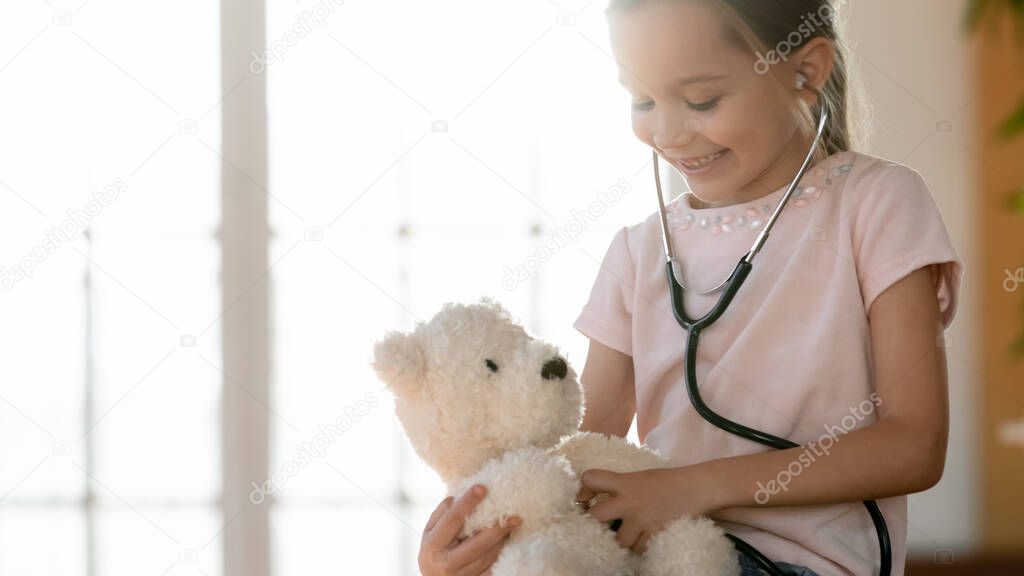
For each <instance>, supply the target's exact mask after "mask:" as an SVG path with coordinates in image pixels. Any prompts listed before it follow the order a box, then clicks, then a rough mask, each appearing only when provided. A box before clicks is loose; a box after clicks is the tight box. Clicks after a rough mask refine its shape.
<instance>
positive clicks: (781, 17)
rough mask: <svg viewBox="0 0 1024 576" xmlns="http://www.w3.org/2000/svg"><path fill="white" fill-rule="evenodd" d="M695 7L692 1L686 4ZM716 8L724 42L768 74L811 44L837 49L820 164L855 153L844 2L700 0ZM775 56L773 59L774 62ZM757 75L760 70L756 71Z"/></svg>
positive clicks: (617, 4) (618, 1)
mask: <svg viewBox="0 0 1024 576" xmlns="http://www.w3.org/2000/svg"><path fill="white" fill-rule="evenodd" d="M666 1H683V0H609V3H608V7H607V8H606V9H605V14H606V15H611V14H613V13H615V12H618V11H627V10H631V9H634V8H639V7H642V6H646V5H649V4H654V3H658V2H666ZM687 1H694V0H687ZM701 1H704V2H710V3H711V4H712V5H714V6H716V7H718V8H719V9H720V11H721V12H722V14H723V15H724V16H725V17H726V22H727V24H729V23H731V24H732V26H730V27H728V28H727V35H728V38H729V39H730V40H732V41H734V42H735V43H736V44H737V45H738V46H740V47H741V48H742V49H744V50H749V51H750V52H751V54H753V55H754V56H755V57H756V58H757V61H758V63H759V66H760V67H761V68H765V72H767V71H768V70H767V68H770V66H771V64H774V63H776V62H778V61H779V60H781V58H782V57H788V55H791V54H793V53H795V52H796V51H798V50H799V49H800V48H802V47H803V46H804V45H805V44H806V43H807V42H809V41H810V40H811V39H813V38H825V39H827V40H829V41H830V42H832V44H833V46H835V61H834V66H833V70H832V75H831V76H830V77H829V80H828V82H826V83H825V85H824V86H823V87H821V98H820V99H819V100H820V102H819V104H820V105H821V106H824V107H825V110H827V111H828V113H829V121H828V123H827V125H826V126H825V133H824V134H823V136H822V140H821V146H820V148H819V151H818V157H819V159H820V158H821V157H824V156H831V155H832V154H836V153H838V152H843V151H846V150H851V149H854V148H855V147H856V146H858V145H859V144H860V142H859V141H858V136H859V134H858V132H859V131H858V130H857V125H856V124H855V123H854V122H853V119H852V117H851V114H850V109H851V104H850V103H851V86H850V80H849V66H848V61H847V49H846V45H845V44H844V42H843V40H842V35H841V33H840V28H841V26H840V19H839V16H840V8H841V4H842V3H843V2H842V0H701ZM772 55H774V56H772ZM758 72H760V70H758ZM802 116H803V117H804V119H805V122H806V123H807V124H808V125H809V126H810V128H811V129H813V128H814V126H816V124H817V114H812V113H811V112H810V111H809V110H806V108H804V109H803V110H802Z"/></svg>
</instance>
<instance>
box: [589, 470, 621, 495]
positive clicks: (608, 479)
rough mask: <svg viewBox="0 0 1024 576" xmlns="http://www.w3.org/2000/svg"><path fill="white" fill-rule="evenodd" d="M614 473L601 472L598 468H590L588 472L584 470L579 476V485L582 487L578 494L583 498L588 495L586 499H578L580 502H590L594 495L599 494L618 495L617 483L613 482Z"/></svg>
mask: <svg viewBox="0 0 1024 576" xmlns="http://www.w3.org/2000/svg"><path fill="white" fill-rule="evenodd" d="M616 476H618V475H617V474H616V473H615V472H611V471H609V470H601V469H599V468H591V469H590V470H584V471H583V474H580V484H582V485H583V487H582V489H581V490H580V493H581V494H582V495H584V496H586V495H587V494H590V496H589V497H588V498H580V499H581V500H584V499H585V500H590V498H593V497H594V495H595V494H597V493H599V492H605V493H608V494H611V495H612V496H615V495H616V494H618V487H617V486H616V484H617V482H616V481H615V479H616Z"/></svg>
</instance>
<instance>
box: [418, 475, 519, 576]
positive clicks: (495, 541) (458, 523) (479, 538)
mask: <svg viewBox="0 0 1024 576" xmlns="http://www.w3.org/2000/svg"><path fill="white" fill-rule="evenodd" d="M473 488H480V489H481V490H480V491H479V492H476V491H475V490H473V489H470V490H466V492H465V493H464V494H463V495H462V496H460V497H459V499H458V500H453V498H452V497H451V496H449V497H447V498H445V499H444V500H442V501H441V503H440V504H438V505H437V508H435V509H434V513H433V514H431V515H430V520H428V521H427V525H426V527H425V528H424V530H423V538H422V539H421V540H420V554H419V557H418V559H417V560H418V563H419V567H420V574H422V575H423V576H456V575H457V576H480V575H481V574H490V573H491V564H494V561H495V560H497V559H498V554H499V553H501V550H502V548H503V547H504V546H505V543H506V542H508V535H509V533H510V532H511V531H512V529H513V528H515V527H516V526H518V525H519V524H520V523H521V520H520V519H519V518H518V517H515V516H513V517H512V519H511V520H509V522H508V525H507V526H504V527H502V526H500V525H498V524H494V525H492V526H490V527H488V528H485V529H483V530H480V531H478V532H476V533H474V534H473V535H472V536H470V537H469V538H466V539H464V540H460V539H459V537H458V536H459V532H461V531H462V526H463V524H464V523H465V521H466V517H467V516H469V515H470V514H472V513H473V510H474V509H476V505H477V504H479V503H480V501H482V500H483V499H484V496H485V495H486V493H487V489H486V487H484V486H479V485H476V486H474V487H473Z"/></svg>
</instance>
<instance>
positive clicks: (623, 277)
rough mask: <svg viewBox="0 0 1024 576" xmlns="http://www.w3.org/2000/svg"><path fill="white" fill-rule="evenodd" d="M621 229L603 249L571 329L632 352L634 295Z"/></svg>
mask: <svg viewBox="0 0 1024 576" xmlns="http://www.w3.org/2000/svg"><path fill="white" fill-rule="evenodd" d="M626 233H627V229H626V228H622V229H620V230H619V231H618V232H617V233H616V234H615V237H614V238H613V239H612V242H611V244H610V245H609V246H608V250H607V251H606V252H605V255H604V259H603V260H602V262H601V267H600V268H599V269H598V271H597V279H596V280H595V281H594V285H593V287H592V288H591V291H590V297H589V298H588V299H587V302H586V304H584V306H583V310H582V311H581V312H580V315H579V316H578V317H577V318H576V322H574V323H573V328H575V329H576V330H578V331H579V332H580V333H582V334H583V335H584V336H586V337H587V338H590V339H592V340H597V341H598V342H600V343H601V344H604V345H605V346H608V347H609V348H614V349H615V350H618V351H619V352H622V353H623V354H626V355H627V356H632V355H633V341H632V334H633V294H634V293H635V290H634V281H635V273H634V267H633V260H632V257H631V256H630V253H629V245H628V243H627V235H626Z"/></svg>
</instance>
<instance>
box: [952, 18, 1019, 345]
mask: <svg viewBox="0 0 1024 576" xmlns="http://www.w3.org/2000/svg"><path fill="white" fill-rule="evenodd" d="M1007 16H1008V17H1010V18H1013V21H1014V29H1015V31H1016V36H1017V38H1016V40H1017V43H1018V48H1020V47H1021V39H1022V34H1021V33H1022V32H1024V0H968V1H967V11H966V13H965V16H964V24H965V27H966V29H967V31H968V33H970V34H974V33H977V31H978V30H979V29H980V28H981V27H982V25H983V23H985V22H991V21H992V20H993V19H999V18H1003V17H1007ZM1021 135H1024V95H1022V97H1021V102H1020V104H1019V105H1018V106H1017V109H1016V110H1015V111H1014V112H1013V113H1012V114H1011V115H1010V117H1009V118H1007V119H1006V120H1005V121H1003V123H1002V124H1001V125H1000V126H999V129H998V130H997V131H996V135H995V136H996V137H997V138H999V139H1002V140H1012V139H1015V138H1018V137H1020V136H1021ZM1006 199H1007V201H1006V206H1007V208H1008V209H1009V210H1012V211H1014V212H1017V213H1019V214H1024V187H1021V188H1018V189H1017V190H1011V191H1010V192H1009V193H1008V194H1007V197H1006ZM1022 304H1024V302H1022ZM1021 310H1022V311H1024V306H1022V307H1021ZM1011 349H1012V351H1013V352H1015V353H1016V354H1017V355H1024V330H1022V331H1021V333H1020V334H1019V335H1018V336H1017V338H1016V340H1015V341H1014V342H1013V344H1012V345H1011Z"/></svg>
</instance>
